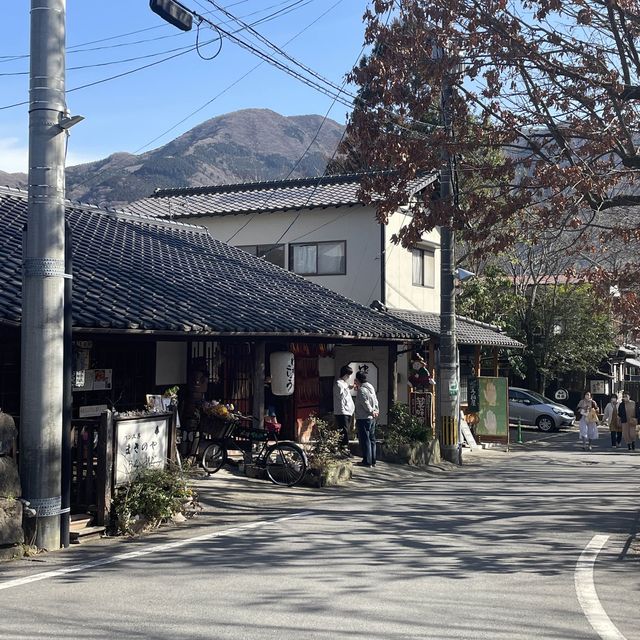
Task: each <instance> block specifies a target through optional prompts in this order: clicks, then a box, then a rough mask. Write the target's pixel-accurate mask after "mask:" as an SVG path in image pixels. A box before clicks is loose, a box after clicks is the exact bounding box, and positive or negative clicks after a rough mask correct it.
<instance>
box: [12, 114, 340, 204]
mask: <svg viewBox="0 0 640 640" xmlns="http://www.w3.org/2000/svg"><path fill="white" fill-rule="evenodd" d="M343 131H344V125H341V124H339V123H338V122H336V121H334V120H331V119H328V118H327V119H325V118H323V116H320V115H315V114H309V115H296V116H283V115H280V114H278V113H276V112H274V111H271V110H269V109H243V110H240V111H233V112H231V113H227V114H223V115H220V116H217V117H215V118H211V119H209V120H206V121H205V122H202V123H200V124H198V125H196V126H195V127H193V128H192V129H190V130H189V131H186V132H185V133H183V134H181V135H180V136H178V137H177V138H175V139H173V140H171V141H169V142H167V143H166V144H164V145H162V146H160V147H158V148H156V149H152V150H151V151H147V152H144V153H141V154H131V153H127V152H115V153H112V154H111V155H109V156H107V157H106V158H102V159H100V160H96V161H93V162H88V163H85V164H80V165H75V166H71V167H67V170H66V181H67V188H66V196H67V198H69V199H70V200H76V201H81V202H86V203H90V204H98V205H103V206H104V205H108V206H111V207H118V206H123V205H126V204H128V203H129V202H132V201H133V200H138V199H140V198H144V197H146V196H149V195H151V193H152V192H153V191H154V190H155V189H157V188H176V187H194V186H210V185H217V184H229V183H237V182H261V181H269V180H281V179H284V178H285V177H289V178H304V177H310V176H316V175H321V174H322V173H323V172H324V169H325V167H326V164H327V161H328V160H329V159H330V158H331V157H332V155H333V154H334V152H335V149H336V147H337V145H338V142H339V141H340V139H341V137H342V134H343ZM303 154H304V155H303ZM0 184H8V185H9V186H14V187H26V184H27V176H26V174H12V173H6V172H2V171H0Z"/></svg>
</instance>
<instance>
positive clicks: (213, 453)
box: [200, 442, 227, 473]
mask: <svg viewBox="0 0 640 640" xmlns="http://www.w3.org/2000/svg"><path fill="white" fill-rule="evenodd" d="M226 462H227V450H226V449H225V448H224V447H223V446H222V445H221V444H220V443H219V442H212V443H211V444H210V445H209V446H208V447H207V448H206V449H205V450H204V452H203V453H202V460H201V462H200V464H201V465H202V468H203V469H204V470H205V471H206V472H207V473H215V472H216V471H220V469H222V467H223V466H224V465H225V463H226Z"/></svg>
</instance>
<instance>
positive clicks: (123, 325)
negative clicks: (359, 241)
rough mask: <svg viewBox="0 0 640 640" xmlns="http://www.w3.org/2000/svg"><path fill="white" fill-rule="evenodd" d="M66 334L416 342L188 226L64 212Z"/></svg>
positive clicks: (15, 308)
mask: <svg viewBox="0 0 640 640" xmlns="http://www.w3.org/2000/svg"><path fill="white" fill-rule="evenodd" d="M66 212H67V220H68V221H69V224H70V227H71V231H72V235H73V261H74V263H73V269H74V279H73V323H74V327H76V328H83V329H105V330H116V331H122V332H125V331H151V332H159V333H171V332H178V333H189V334H202V335H238V336H242V335H265V336H269V335H279V336H283V337H284V336H287V337H292V338H295V337H299V338H303V337H305V336H307V337H313V336H317V337H319V338H322V339H325V340H326V341H337V340H340V339H350V338H360V339H367V340H376V339H383V340H384V339H387V340H403V339H413V338H418V339H420V338H422V339H424V337H425V336H424V334H423V333H422V332H420V331H419V330H418V329H416V328H415V327H413V326H412V325H407V324H406V323H404V322H402V321H401V320H399V319H397V318H393V317H390V316H388V315H386V314H384V313H380V312H378V311H374V310H373V309H370V308H368V307H364V306H362V305H360V304H357V303H356V302H353V301H351V300H347V299H346V298H344V297H342V296H340V295H339V294H337V293H335V292H333V291H330V290H329V289H326V288H324V287H321V286H319V285H316V284H314V283H312V282H309V281H307V280H305V279H304V278H302V277H300V276H297V275H295V274H293V273H290V272H288V271H285V270H284V269H280V268H279V267H276V266H275V265H272V264H270V263H268V262H266V261H265V260H261V259H259V258H255V257H253V256H251V255H249V254H247V253H245V252H244V251H241V250H239V249H236V248H234V247H231V246H229V245H226V244H224V243H222V242H219V241H218V240H215V239H214V238H212V237H211V236H210V235H209V234H208V233H207V232H206V230H205V229H202V228H201V227H195V226H193V225H185V224H182V223H177V222H172V221H163V220H157V219H153V218H145V217H143V216H139V215H132V214H129V213H123V212H116V211H105V210H102V209H99V208H97V207H93V206H89V205H81V204H76V203H68V204H67V208H66ZM26 220H27V198H26V193H25V192H22V191H18V190H15V189H9V188H7V187H0V229H1V233H2V235H1V237H2V242H0V272H1V274H2V278H1V280H0V322H3V323H5V324H6V323H11V324H17V323H19V322H20V319H21V260H22V228H23V225H24V224H25V222H26Z"/></svg>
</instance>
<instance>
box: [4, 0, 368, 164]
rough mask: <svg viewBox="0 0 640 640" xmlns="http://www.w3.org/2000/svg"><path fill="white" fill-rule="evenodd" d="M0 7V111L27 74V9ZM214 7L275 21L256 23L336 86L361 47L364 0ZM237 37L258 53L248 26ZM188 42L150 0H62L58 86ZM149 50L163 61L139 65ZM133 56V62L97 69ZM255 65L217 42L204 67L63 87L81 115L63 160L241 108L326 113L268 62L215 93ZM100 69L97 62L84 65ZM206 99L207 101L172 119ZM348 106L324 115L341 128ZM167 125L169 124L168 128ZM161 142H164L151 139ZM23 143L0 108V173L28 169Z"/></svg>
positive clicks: (198, 62)
mask: <svg viewBox="0 0 640 640" xmlns="http://www.w3.org/2000/svg"><path fill="white" fill-rule="evenodd" d="M5 4H6V5H7V6H5V7H3V9H4V13H3V20H2V21H1V23H0V43H1V44H0V87H2V89H1V90H0V107H3V106H6V105H11V104H14V103H17V102H22V101H26V100H28V82H29V78H28V75H27V74H25V72H28V70H29V60H28V53H29V19H30V18H29V6H30V2H29V1H28V0H16V1H12V2H9V3H5ZM183 4H185V5H186V6H189V7H190V8H193V9H194V10H195V11H197V12H198V13H200V14H202V15H207V17H210V18H211V19H212V20H213V21H214V22H216V23H218V24H220V25H222V27H223V28H224V29H226V30H227V31H230V32H234V31H236V30H237V29H239V26H238V25H237V24H233V23H230V22H229V18H228V17H225V16H223V15H222V14H221V13H220V12H219V11H217V10H216V9H215V8H214V6H213V5H212V4H210V2H209V0H183ZM218 4H219V5H221V6H224V7H226V8H227V10H228V11H230V12H231V13H233V14H234V15H235V16H237V17H239V18H241V19H242V20H243V21H244V22H245V23H249V24H251V23H254V22H255V21H258V20H261V19H265V18H269V17H270V16H272V17H271V18H270V19H268V20H266V21H264V22H262V23H260V24H256V26H255V27H254V28H255V29H256V30H257V31H259V32H260V34H262V35H264V36H266V37H267V38H268V39H269V40H270V41H271V42H273V43H274V44H276V45H278V46H280V47H281V48H283V49H284V50H285V51H286V53H287V54H289V55H290V56H292V57H293V58H295V59H296V60H298V61H299V62H301V63H303V64H304V65H306V66H307V67H308V68H310V69H311V70H313V71H315V72H317V73H318V74H320V75H321V76H323V77H324V78H326V79H327V80H329V81H331V82H333V83H335V84H337V85H342V82H343V80H344V75H345V73H346V72H347V71H348V70H349V69H350V68H351V67H352V66H353V64H354V63H355V62H356V60H357V59H358V58H359V55H360V52H361V50H362V42H363V35H364V25H363V23H362V15H363V14H364V11H365V9H366V7H367V4H368V3H367V0H219V1H218ZM278 12H279V13H278ZM273 14H277V15H273ZM300 32H302V33H300ZM123 34H130V35H123ZM298 34H300V35H298ZM236 35H237V36H238V37H241V38H242V39H243V40H245V41H248V40H250V41H251V42H252V43H253V44H254V45H255V44H259V46H260V47H261V48H262V49H263V50H265V51H266V50H267V49H266V46H265V45H264V44H262V43H258V41H257V39H256V37H255V36H252V35H250V34H249V33H248V32H247V31H246V30H241V31H238V33H237V34H236ZM120 36H122V37H120ZM296 36H297V37H296ZM216 37H217V36H216V34H215V33H214V32H213V31H212V30H210V29H209V28H205V27H203V28H202V29H201V31H200V35H199V38H200V42H206V41H207V40H213V39H215V38H216ZM292 39H293V40H292ZM195 42H196V30H195V28H194V30H193V31H192V32H188V33H183V32H181V31H179V30H178V29H176V28H175V27H172V26H171V25H168V24H166V23H165V22H163V21H162V19H161V18H159V17H158V16H157V15H156V14H154V13H153V12H151V10H150V9H149V3H148V1H147V0H108V1H100V2H99V1H98V0H67V90H70V89H73V88H74V87H78V86H81V85H85V84H88V83H91V82H94V81H96V80H101V79H103V78H107V77H109V76H113V75H116V74H120V73H124V72H126V71H129V70H131V69H135V68H136V67H139V66H142V65H148V64H149V63H152V62H155V61H158V60H161V59H163V58H166V57H168V56H171V55H175V54H176V53H181V51H175V50H176V49H182V48H185V49H188V48H189V47H192V46H194V45H195ZM89 43H90V44H89ZM287 43H288V44H287ZM217 49H218V44H217V43H216V42H213V43H211V44H208V45H206V46H203V47H201V49H200V53H201V54H202V56H203V57H210V56H211V55H213V54H214V53H215V52H216V51H217ZM163 52H164V53H163ZM156 53H157V54H162V55H157V56H154V57H146V58H143V56H150V55H151V54H156ZM131 58H139V59H137V60H132V61H130V62H123V63H118V64H106V63H111V62H114V61H122V60H125V59H131ZM280 59H281V60H283V59H282V58H280ZM259 62H260V60H259V58H257V57H256V56H255V55H253V54H251V53H249V52H246V51H244V50H242V49H241V48H240V47H239V46H238V45H236V44H234V43H232V42H230V41H229V40H228V39H227V38H224V39H223V41H222V49H221V51H220V53H219V54H218V55H217V57H215V58H214V59H213V60H203V59H202V58H201V57H200V56H199V55H198V53H197V52H196V51H188V52H186V53H184V54H183V55H178V56H177V57H175V58H174V59H172V60H168V61H166V62H163V63H161V64H156V65H154V66H151V67H150V68H147V69H144V70H141V71H138V72H136V73H132V74H130V75H126V76H124V77H121V78H117V79H114V80H110V81H108V82H104V83H101V84H97V85H96V86H93V87H88V88H84V89H79V90H77V91H71V92H69V93H68V95H67V104H68V107H69V110H70V112H71V113H72V114H82V115H83V116H85V118H86V120H85V121H84V122H82V123H80V124H78V125H76V126H75V127H74V128H73V130H72V133H71V137H70V140H69V155H68V160H67V164H68V165H73V164H78V163H80V162H87V161H89V160H95V159H98V158H103V157H106V156H108V155H109V154H111V153H114V152H116V151H127V152H130V153H139V152H142V151H147V150H149V149H152V148H155V147H159V146H161V145H163V144H165V143H167V142H168V141H170V140H171V139H173V138H175V137H177V136H178V135H180V134H181V133H184V132H185V131H187V130H189V129H191V128H192V127H194V126H196V125H197V124H199V123H200V122H203V121H205V120H207V119H209V118H212V117H215V116H217V115H220V114H223V113H228V112H230V111H236V110H238V109H246V108H266V109H272V110H273V111H276V112H278V113H281V114H283V115H302V114H310V113H315V114H321V115H325V113H326V112H327V110H328V109H329V108H330V107H331V104H332V101H333V99H332V98H331V97H328V96H326V95H323V94H322V93H320V92H318V91H317V90H315V89H312V88H310V87H308V86H306V85H305V84H303V83H302V82H300V81H299V80H296V79H294V78H291V77H289V76H288V75H287V74H286V73H284V72H283V71H281V70H279V69H275V68H273V67H272V66H270V65H268V64H266V63H263V64H262V65H261V66H259V67H258V68H257V69H255V70H254V71H253V72H252V73H250V74H249V75H248V76H247V77H246V78H244V79H243V80H240V81H239V82H238V83H237V84H236V85H235V86H232V87H231V88H229V89H228V90H227V91H226V92H225V93H224V94H223V95H221V96H219V97H217V98H216V96H217V95H218V94H219V93H221V92H222V91H224V90H225V89H227V87H229V86H230V85H232V83H234V82H236V81H237V80H238V79H239V78H241V76H243V75H244V74H245V73H247V72H249V71H250V70H251V69H253V67H255V66H256V65H258V63H259ZM97 64H101V65H104V66H99V67H96V66H91V65H97ZM287 64H288V65H289V66H290V67H292V66H293V64H292V63H290V62H287ZM73 67H87V68H83V69H76V70H74V69H73ZM304 73H305V74H306V75H308V73H307V72H304ZM15 74H17V75H15ZM351 90H352V89H351ZM214 98H215V99H214ZM210 101H211V102H210ZM347 101H349V99H348V98H347ZM207 102H210V104H208V105H207V106H204V108H202V110H200V111H199V112H198V113H196V114H195V115H192V116H191V117H189V118H188V119H187V120H186V121H185V122H183V123H181V124H178V123H179V122H180V121H181V120H183V119H184V118H187V116H189V114H191V113H192V112H193V111H196V110H197V109H199V108H200V107H203V105H205V104H206V103H207ZM348 111H349V108H348V107H347V106H345V105H343V104H340V103H339V102H336V103H335V104H334V105H333V107H332V109H331V111H330V113H329V117H330V118H333V119H334V120H337V121H339V122H344V121H345V117H346V114H347V112H348ZM174 125H177V127H176V128H174V129H173V130H172V131H170V132H168V133H165V132H166V131H167V130H168V129H170V128H172V127H174ZM158 136H162V137H160V138H158V139H157V140H155V141H153V140H154V138H156V137H158ZM152 141H153V142H152ZM27 148H28V111H27V105H22V106H18V107H13V108H9V109H0V170H3V171H9V172H14V171H26V170H27Z"/></svg>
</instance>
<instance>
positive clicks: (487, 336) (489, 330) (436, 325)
mask: <svg viewBox="0 0 640 640" xmlns="http://www.w3.org/2000/svg"><path fill="white" fill-rule="evenodd" d="M388 312H389V313H390V314H391V315H392V316H394V317H395V318H400V319H401V320H404V321H405V322H409V323H411V324H413V325H415V326H416V327H420V328H421V329H423V330H424V331H426V332H427V333H428V334H429V335H431V336H434V337H439V336H440V316H439V314H437V313H430V312H427V311H413V310H409V309H389V310H388ZM456 338H457V340H458V343H459V344H472V345H483V346H492V347H505V348H507V349H524V345H523V344H522V343H521V342H518V341H517V340H514V339H513V338H510V337H509V336H507V335H505V334H504V333H501V331H500V329H499V328H498V327H496V326H494V325H491V324H486V323H484V322H478V321H477V320H472V319H471V318H465V317H464V316H456Z"/></svg>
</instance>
